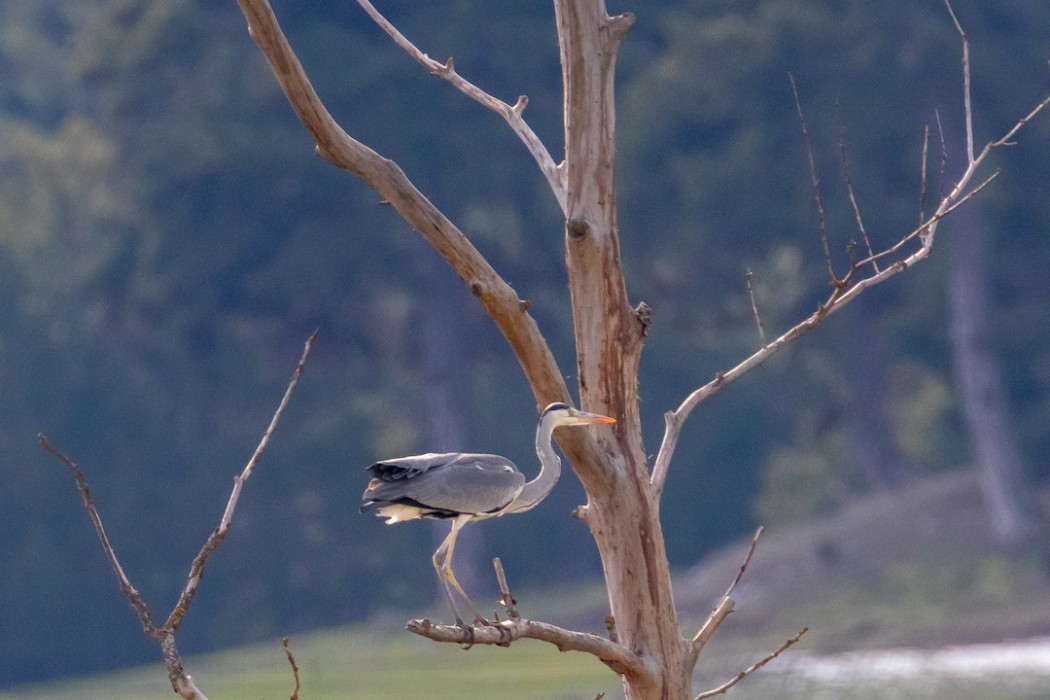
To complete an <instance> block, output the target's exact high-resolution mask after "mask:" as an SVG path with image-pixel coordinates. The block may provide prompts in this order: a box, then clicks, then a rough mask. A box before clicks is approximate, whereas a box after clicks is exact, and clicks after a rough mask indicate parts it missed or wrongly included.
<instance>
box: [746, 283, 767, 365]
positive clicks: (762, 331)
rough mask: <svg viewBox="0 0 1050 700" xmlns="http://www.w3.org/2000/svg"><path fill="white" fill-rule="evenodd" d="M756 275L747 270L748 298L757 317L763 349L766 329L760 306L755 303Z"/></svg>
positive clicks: (756, 322) (756, 323)
mask: <svg viewBox="0 0 1050 700" xmlns="http://www.w3.org/2000/svg"><path fill="white" fill-rule="evenodd" d="M753 278H754V275H753V274H751V269H750V268H749V269H748V270H747V275H746V278H745V279H746V280H747V298H748V299H749V300H750V301H751V313H752V314H753V315H754V317H755V325H757V326H758V338H759V340H760V341H761V342H762V347H765V346H766V327H765V325H764V324H763V323H762V316H761V314H759V313H758V304H756V303H755V285H754V284H753V283H752V282H753Z"/></svg>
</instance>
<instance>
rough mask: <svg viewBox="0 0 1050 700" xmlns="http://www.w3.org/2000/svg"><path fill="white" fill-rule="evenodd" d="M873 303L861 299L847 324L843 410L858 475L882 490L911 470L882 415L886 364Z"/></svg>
mask: <svg viewBox="0 0 1050 700" xmlns="http://www.w3.org/2000/svg"><path fill="white" fill-rule="evenodd" d="M872 304H873V302H872V301H871V300H870V299H862V300H860V301H859V302H857V304H856V305H855V306H854V308H853V313H852V314H850V316H849V317H848V320H846V324H845V325H846V332H847V333H849V334H850V342H849V347H851V348H852V350H851V352H849V353H847V355H846V357H845V359H844V362H845V366H846V372H847V373H848V375H849V376H848V380H849V385H848V389H847V391H846V395H845V397H844V401H845V405H844V410H845V412H846V428H847V431H848V433H849V441H850V451H851V452H852V454H853V459H854V460H855V462H856V467H857V471H858V472H859V474H860V476H861V478H863V479H864V482H865V485H866V486H867V487H868V488H870V489H884V488H892V487H895V486H900V485H901V484H903V483H904V482H905V481H906V480H907V478H908V476H909V475H910V474H911V473H912V467H911V464H910V463H909V460H908V458H907V456H906V455H905V454H904V452H903V451H902V450H901V449H900V447H899V446H898V445H897V441H896V436H895V431H894V430H893V425H892V424H891V423H890V421H889V419H888V416H887V412H888V409H889V406H888V403H889V395H888V393H887V391H886V383H887V381H888V372H887V368H888V363H887V361H886V350H885V348H884V347H883V343H882V338H881V337H880V334H879V329H878V327H877V326H876V320H875V319H876V317H877V315H878V314H876V313H872V308H871V306H872Z"/></svg>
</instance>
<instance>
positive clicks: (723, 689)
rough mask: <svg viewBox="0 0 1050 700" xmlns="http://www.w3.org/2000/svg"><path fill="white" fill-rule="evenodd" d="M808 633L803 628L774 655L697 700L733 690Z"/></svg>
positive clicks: (806, 629) (697, 697)
mask: <svg viewBox="0 0 1050 700" xmlns="http://www.w3.org/2000/svg"><path fill="white" fill-rule="evenodd" d="M808 631H809V628H808V627H803V628H802V629H801V630H800V631H799V633H798V634H796V635H795V636H794V637H792V638H791V639H789V640H787V641H786V642H784V643H783V644H781V645H780V648H779V649H777V650H776V651H774V652H773V653H772V654H770V655H769V656H767V657H766V658H764V659H762V660H761V661H759V662H758V663H755V664H752V665H751V666H749V667H748V668H746V669H744V670H743V671H741V672H740V673H738V674H736V675H735V676H733V678H732V680H729V681H726V682H725V683H723V684H722V685H720V686H718V687H717V688H712V689H711V690H705V691H704V692H702V693H700V694H699V695H697V696H696V700H704V698H711V697H714V696H715V695H721V694H722V693H725V692H726V691H727V690H729V689H730V688H732V687H733V686H734V685H736V684H737V683H739V682H740V681H742V680H744V679H745V678H747V677H748V676H750V675H751V674H752V673H754V672H755V671H757V670H758V669H760V668H762V667H763V666H765V665H766V664H768V663H769V662H770V661H772V660H773V659H775V658H777V657H778V656H780V655H781V654H783V653H784V652H785V651H787V650H788V647H791V646H792V645H794V644H795V643H796V642H798V641H799V640H800V639H802V635H804V634H805V633H806V632H808Z"/></svg>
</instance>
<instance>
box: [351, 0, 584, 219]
mask: <svg viewBox="0 0 1050 700" xmlns="http://www.w3.org/2000/svg"><path fill="white" fill-rule="evenodd" d="M357 4H358V5H360V6H361V7H362V8H363V9H364V11H365V12H367V13H368V15H369V16H370V17H371V18H372V19H373V20H374V21H375V23H376V24H378V25H379V26H380V27H381V28H382V29H383V31H385V32H386V33H387V34H388V35H389V36H390V38H391V39H393V40H394V42H395V43H396V44H397V45H398V46H400V47H401V48H402V49H404V50H405V51H406V52H407V53H408V55H410V56H411V57H412V58H414V59H415V60H416V61H417V62H418V63H420V64H421V65H422V66H423V67H424V68H426V69H427V70H428V71H430V72H431V73H432V74H433V75H436V76H437V77H439V78H441V79H442V80H445V81H448V82H449V83H451V84H452V85H453V86H454V87H455V88H456V89H457V90H459V91H460V92H462V93H463V94H464V95H466V96H467V97H469V98H470V99H472V100H474V101H475V102H477V103H478V104H480V105H482V106H484V107H487V108H488V109H491V110H492V111H493V112H495V113H496V114H499V115H500V116H501V117H503V119H504V120H505V121H506V122H507V124H508V125H509V126H510V128H511V129H512V130H513V131H514V133H515V134H517V136H518V138H519V139H521V141H522V143H524V144H525V148H527V149H528V150H529V153H531V154H532V157H533V159H534V160H535V161H536V165H538V166H539V168H540V172H541V173H543V176H544V177H545V178H546V179H547V184H548V185H550V188H551V191H552V192H553V193H554V198H555V199H557V200H558V206H560V207H561V210H562V213H567V211H568V210H567V209H566V204H565V178H564V174H563V173H562V171H561V170H559V169H558V166H557V165H556V164H555V162H554V159H553V158H552V157H551V154H550V152H549V151H548V150H547V147H546V146H544V145H543V142H542V141H540V138H539V136H537V135H536V132H534V131H533V130H532V128H531V127H530V126H529V125H528V124H527V123H526V122H525V119H524V118H523V117H522V116H521V115H522V112H524V111H525V106H526V105H527V104H528V102H529V100H528V98H527V97H525V96H524V95H522V96H521V97H519V98H518V101H517V102H516V103H515V104H513V105H510V104H508V103H506V102H504V101H503V100H501V99H499V98H497V97H494V96H492V95H490V94H489V93H487V92H485V91H484V90H482V89H481V88H479V87H478V86H476V85H474V84H473V83H471V82H470V81H468V80H466V79H465V78H464V77H463V76H461V75H460V74H459V73H457V72H456V69H455V67H454V66H453V63H452V59H451V58H450V59H448V61H446V62H445V63H439V62H437V61H435V60H434V59H433V58H431V57H430V56H428V55H427V54H425V53H423V52H422V51H420V50H419V49H418V48H416V46H415V45H414V44H413V43H412V42H411V41H409V40H408V38H407V37H405V35H404V34H402V33H401V32H400V31H398V29H397V27H395V26H394V25H393V24H391V23H390V21H389V20H387V19H386V17H384V16H383V15H382V14H381V13H380V12H379V10H377V9H376V8H375V6H374V5H372V3H371V2H369V1H368V0H357Z"/></svg>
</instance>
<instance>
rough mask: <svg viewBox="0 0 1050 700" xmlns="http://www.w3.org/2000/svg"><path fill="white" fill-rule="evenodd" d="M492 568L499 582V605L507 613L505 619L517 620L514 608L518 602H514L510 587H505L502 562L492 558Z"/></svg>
mask: <svg viewBox="0 0 1050 700" xmlns="http://www.w3.org/2000/svg"><path fill="white" fill-rule="evenodd" d="M492 566H493V568H495V569H496V580H497V581H498V582H499V603H500V605H502V606H503V609H504V610H506V611H507V619H509V620H517V619H519V618H520V617H521V614H520V613H519V612H518V609H517V607H516V606H517V604H518V601H516V600H514V596H513V595H511V592H510V586H508V585H507V574H505V573H504V572H503V560H502V559H500V558H499V557H495V558H493V560H492Z"/></svg>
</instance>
